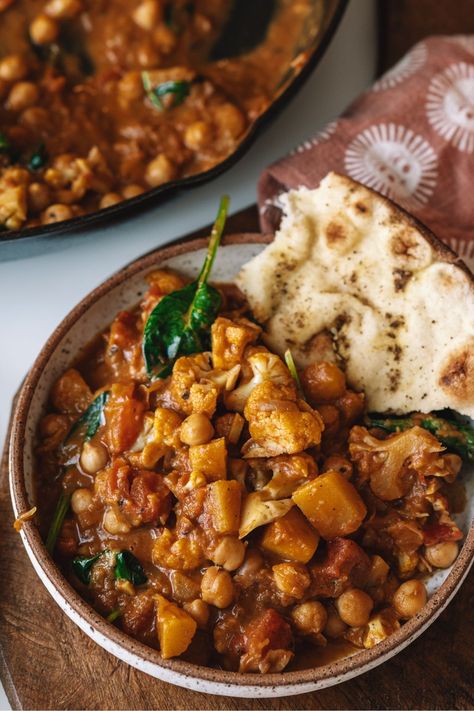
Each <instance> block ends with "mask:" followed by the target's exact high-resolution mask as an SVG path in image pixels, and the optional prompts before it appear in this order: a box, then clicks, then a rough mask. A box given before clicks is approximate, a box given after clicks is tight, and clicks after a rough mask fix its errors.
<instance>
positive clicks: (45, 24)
mask: <svg viewBox="0 0 474 711" xmlns="http://www.w3.org/2000/svg"><path fill="white" fill-rule="evenodd" d="M58 35H59V25H58V23H57V22H56V20H53V18H51V17H48V15H43V14H42V15H38V16H37V17H35V19H34V20H33V22H32V23H31V25H30V37H31V41H32V42H33V43H34V44H39V45H43V44H52V42H55V41H56V40H57V38H58Z"/></svg>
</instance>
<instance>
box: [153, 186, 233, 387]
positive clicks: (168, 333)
mask: <svg viewBox="0 0 474 711" xmlns="http://www.w3.org/2000/svg"><path fill="white" fill-rule="evenodd" d="M228 207H229V198H228V197H227V196H225V197H223V198H222V199H221V203H220V206H219V211H218V213H217V218H216V221H215V223H214V226H213V228H212V232H211V238H210V240H209V247H208V251H207V256H206V259H205V261H204V264H203V267H202V269H201V273H200V275H199V278H198V280H197V281H195V282H192V283H191V284H187V285H186V286H185V287H183V288H182V289H178V290H177V291H174V292H173V293H172V294H168V295H167V296H165V297H164V298H163V299H162V300H161V301H160V302H159V303H158V304H157V305H156V306H155V308H154V309H153V311H152V312H151V314H150V315H149V317H148V320H147V322H146V324H145V329H144V333H143V357H144V359H145V366H146V370H147V373H148V375H149V376H150V377H151V376H152V375H154V376H156V377H158V378H165V377H167V376H168V375H169V374H170V372H171V369H172V367H173V363H174V361H175V360H176V359H177V358H178V357H179V356H182V355H191V354H192V353H199V352H201V351H203V350H205V349H206V347H207V346H208V344H209V332H210V328H211V326H212V324H213V323H214V321H215V319H216V316H217V314H218V313H219V308H220V305H221V297H220V294H219V292H218V291H217V289H215V288H214V287H212V286H209V285H208V284H207V280H208V278H209V274H210V272H211V269H212V265H213V263H214V259H215V256H216V252H217V248H218V246H219V244H220V240H221V237H222V233H223V231H224V225H225V221H226V217H227V210H228Z"/></svg>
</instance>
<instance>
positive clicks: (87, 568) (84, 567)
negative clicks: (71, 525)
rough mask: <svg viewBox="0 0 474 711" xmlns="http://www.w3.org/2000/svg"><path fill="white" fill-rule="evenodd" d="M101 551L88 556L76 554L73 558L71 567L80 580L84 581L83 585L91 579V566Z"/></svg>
mask: <svg viewBox="0 0 474 711" xmlns="http://www.w3.org/2000/svg"><path fill="white" fill-rule="evenodd" d="M102 553H103V551H101V552H100V553H97V554H96V555H92V556H90V557H87V556H78V557H77V558H74V559H73V561H72V569H73V571H74V573H75V574H76V576H77V577H78V578H79V580H80V581H81V583H84V585H89V583H90V581H91V573H92V566H93V565H94V563H95V562H96V560H98V559H99V558H100V556H101V555H102Z"/></svg>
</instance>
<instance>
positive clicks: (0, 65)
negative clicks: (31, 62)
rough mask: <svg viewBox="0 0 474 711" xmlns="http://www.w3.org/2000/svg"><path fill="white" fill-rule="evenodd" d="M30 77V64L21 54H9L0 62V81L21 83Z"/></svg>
mask: <svg viewBox="0 0 474 711" xmlns="http://www.w3.org/2000/svg"><path fill="white" fill-rule="evenodd" d="M27 75H28V64H27V62H26V59H25V58H24V57H22V56H21V54H8V55H7V56H6V57H4V58H3V59H2V60H1V61H0V79H5V80H6V81H20V79H24V78H25V77H26V76H27Z"/></svg>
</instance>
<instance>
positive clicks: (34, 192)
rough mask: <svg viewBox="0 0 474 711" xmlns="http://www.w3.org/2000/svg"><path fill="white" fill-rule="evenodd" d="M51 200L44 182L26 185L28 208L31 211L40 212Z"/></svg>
mask: <svg viewBox="0 0 474 711" xmlns="http://www.w3.org/2000/svg"><path fill="white" fill-rule="evenodd" d="M50 202H51V198H50V194H49V189H48V186H47V185H45V184H44V183H31V185H29V186H28V208H29V209H30V211H31V212H41V210H44V209H45V208H46V207H47V206H48V205H49V203H50Z"/></svg>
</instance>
